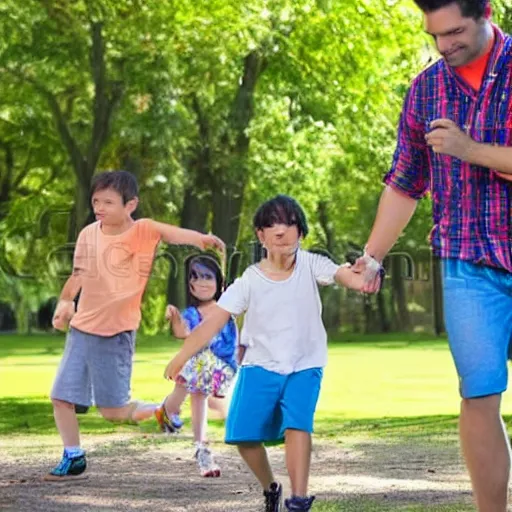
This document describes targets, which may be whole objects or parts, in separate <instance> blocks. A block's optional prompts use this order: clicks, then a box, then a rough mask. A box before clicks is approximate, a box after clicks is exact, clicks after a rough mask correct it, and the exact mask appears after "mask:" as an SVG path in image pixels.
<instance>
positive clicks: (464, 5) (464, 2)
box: [414, 0, 490, 20]
mask: <svg viewBox="0 0 512 512" xmlns="http://www.w3.org/2000/svg"><path fill="white" fill-rule="evenodd" d="M414 3H415V4H416V5H417V6H418V7H419V8H420V9H421V10H422V11H423V12H425V13H429V12H433V11H437V10H438V9H441V8H443V7H446V6H448V5H451V4H457V5H458V6H459V7H460V11H461V13H462V16H464V17H465V18H474V19H475V20H478V19H480V18H481V17H482V16H483V15H484V13H485V8H486V6H487V5H488V4H489V3H490V0H414Z"/></svg>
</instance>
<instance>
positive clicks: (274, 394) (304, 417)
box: [226, 366, 323, 444]
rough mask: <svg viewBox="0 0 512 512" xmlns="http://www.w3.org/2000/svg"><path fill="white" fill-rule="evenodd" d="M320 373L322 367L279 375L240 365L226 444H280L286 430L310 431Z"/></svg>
mask: <svg viewBox="0 0 512 512" xmlns="http://www.w3.org/2000/svg"><path fill="white" fill-rule="evenodd" d="M322 374H323V371H322V369H321V368H311V369H308V370H303V371H300V372H296V373H291V374H289V375H281V374H279V373H275V372H271V371H268V370H265V369H264V368H261V367H259V366H243V367H242V368H241V369H240V371H239V374H238V380H237V382H236V385H235V389H234V391H233V398H232V399H231V404H230V407H229V414H228V418H227V421H226V443H229V444H238V443H260V442H266V441H279V440H282V439H283V438H284V433H285V430H286V429H294V430H302V431H304V432H310V433H311V432H313V417H314V415H315V409H316V403H317V401H318V395H319V394H320V385H321V383H322Z"/></svg>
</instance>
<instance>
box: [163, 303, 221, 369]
mask: <svg viewBox="0 0 512 512" xmlns="http://www.w3.org/2000/svg"><path fill="white" fill-rule="evenodd" d="M212 309H213V311H212V312H211V313H209V314H208V318H206V319H205V320H204V321H203V322H201V323H200V324H199V325H198V326H197V327H196V328H195V329H194V330H193V331H192V332H191V333H190V336H188V337H187V338H186V339H185V341H184V343H183V346H182V347H181V350H180V351H179V352H178V353H177V354H176V356H175V357H174V358H173V359H172V360H171V361H170V362H169V364H168V365H167V368H166V369H165V372H164V377H165V378H167V379H175V378H176V376H177V375H178V374H179V372H180V371H181V369H182V368H183V365H184V364H185V363H186V362H187V361H188V360H189V359H190V358H191V357H192V356H194V355H196V354H197V353H198V352H199V351H200V350H201V349H203V348H204V347H206V345H208V343H210V340H211V339H212V338H213V337H214V336H215V335H216V334H217V333H218V332H220V330H221V329H222V328H223V327H224V325H226V323H227V322H228V321H229V319H230V318H231V313H229V312H228V311H226V310H225V309H222V308H221V307H219V306H214V308H212Z"/></svg>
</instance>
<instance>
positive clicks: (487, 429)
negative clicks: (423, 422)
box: [459, 395, 510, 512]
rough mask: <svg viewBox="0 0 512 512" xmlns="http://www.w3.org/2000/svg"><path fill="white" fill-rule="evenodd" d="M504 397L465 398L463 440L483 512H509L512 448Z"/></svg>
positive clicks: (463, 447) (480, 509) (467, 461)
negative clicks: (504, 417)
mask: <svg viewBox="0 0 512 512" xmlns="http://www.w3.org/2000/svg"><path fill="white" fill-rule="evenodd" d="M500 401H501V396H500V395H492V396H488V397H484V398H470V399H464V400H463V401H462V405H461V412H460V425H459V427H460V440H461V445H462V451H463V454H464V458H465V460H466V465H467V468H468V471H469V474H470V477H471V482H472V484H473V491H474V493H475V499H476V503H477V506H478V510H479V511H480V512H506V510H507V499H508V482H509V476H510V446H509V441H508V437H507V435H506V431H505V426H504V424H503V420H502V418H501V416H500Z"/></svg>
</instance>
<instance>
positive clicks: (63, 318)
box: [52, 300, 75, 331]
mask: <svg viewBox="0 0 512 512" xmlns="http://www.w3.org/2000/svg"><path fill="white" fill-rule="evenodd" d="M74 314H75V303H74V302H73V301H72V300H60V301H59V302H58V304H57V307H56V308H55V312H54V314H53V318H52V325H53V327H54V329H58V330H59V331H65V330H66V329H67V327H68V324H69V321H70V320H71V318H73V315H74Z"/></svg>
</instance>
